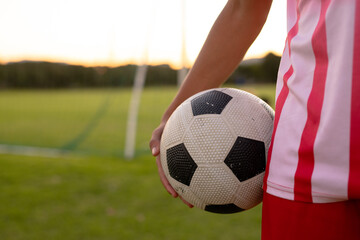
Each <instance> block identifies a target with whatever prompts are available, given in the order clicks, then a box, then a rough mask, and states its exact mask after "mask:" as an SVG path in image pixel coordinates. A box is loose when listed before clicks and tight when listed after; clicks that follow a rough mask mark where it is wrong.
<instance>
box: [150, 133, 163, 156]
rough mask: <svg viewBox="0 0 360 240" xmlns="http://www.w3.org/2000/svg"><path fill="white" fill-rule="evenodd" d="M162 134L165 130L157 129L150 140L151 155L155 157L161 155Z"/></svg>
mask: <svg viewBox="0 0 360 240" xmlns="http://www.w3.org/2000/svg"><path fill="white" fill-rule="evenodd" d="M162 132H163V128H157V129H155V130H154V132H153V134H152V136H151V139H150V143H149V147H150V150H151V154H152V155H153V156H154V157H155V156H157V155H159V153H160V139H161V135H162Z"/></svg>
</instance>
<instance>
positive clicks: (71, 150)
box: [0, 0, 286, 239]
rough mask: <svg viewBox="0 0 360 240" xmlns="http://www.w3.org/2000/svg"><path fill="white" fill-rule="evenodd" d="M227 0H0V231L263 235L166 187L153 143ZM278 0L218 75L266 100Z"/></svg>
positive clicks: (273, 65) (255, 225)
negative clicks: (232, 64)
mask: <svg viewBox="0 0 360 240" xmlns="http://www.w3.org/2000/svg"><path fill="white" fill-rule="evenodd" d="M225 4H226V1H225V0H192V1H189V0H173V1H165V0H132V1H125V0H103V1H93V0H87V1H85V0H72V1H69V0H61V1H60V0H51V1H49V0H12V1H6V0H0V36H1V37H0V236H1V239H45V238H46V239H63V238H64V237H66V238H68V239H235V238H236V239H259V238H260V221H261V206H259V207H256V208H254V209H252V210H249V211H247V212H244V213H240V214H234V215H226V216H223V215H217V214H211V213H206V212H203V211H201V210H197V209H192V210H190V209H187V207H186V206H185V205H183V204H182V203H181V202H180V201H177V200H173V199H172V198H171V197H169V196H168V195H167V193H166V192H165V190H163V188H162V186H161V183H160V181H159V179H158V176H157V169H156V166H155V162H154V159H153V157H152V156H151V154H150V152H149V150H148V141H149V139H150V136H151V132H152V131H153V129H154V128H155V127H156V126H157V124H158V123H159V121H160V118H161V116H162V113H163V112H164V111H165V109H166V107H167V105H168V104H169V103H170V102H171V100H172V98H173V97H174V95H175V93H176V90H177V86H178V84H179V82H181V80H182V79H183V77H184V74H186V72H187V70H188V69H189V68H191V66H192V64H193V63H194V61H195V59H196V56H197V54H198V52H199V51H200V49H201V46H202V44H203V42H204V41H205V39H206V36H207V34H208V32H209V30H210V28H211V26H212V24H213V22H214V21H215V19H216V17H217V16H218V14H219V13H220V11H221V10H222V8H223V7H224V5H225ZM285 38H286V3H285V0H277V1H274V2H273V5H272V8H271V12H270V14H269V17H268V20H267V22H266V24H265V26H264V28H263V30H262V32H261V33H260V35H259V37H258V39H257V40H256V42H255V43H254V44H253V45H252V46H251V48H250V49H249V51H248V53H247V55H246V56H245V59H244V61H243V62H242V63H241V64H239V67H238V68H237V70H236V71H235V72H234V73H233V75H232V76H231V77H230V78H229V79H228V81H227V83H226V85H227V86H230V87H236V88H241V89H244V90H246V91H249V92H252V93H253V94H255V95H258V96H259V97H261V98H263V99H264V100H266V101H267V102H268V103H269V104H270V105H272V106H274V95H275V81H276V76H277V68H278V65H279V62H280V55H281V53H282V50H283V46H284V42H285Z"/></svg>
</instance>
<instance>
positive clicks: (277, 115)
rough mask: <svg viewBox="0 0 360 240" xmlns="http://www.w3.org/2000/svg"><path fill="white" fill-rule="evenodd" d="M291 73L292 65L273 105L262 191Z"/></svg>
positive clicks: (292, 71)
mask: <svg viewBox="0 0 360 240" xmlns="http://www.w3.org/2000/svg"><path fill="white" fill-rule="evenodd" d="M293 73H294V69H293V67H292V66H290V68H289V70H288V71H287V72H286V73H285V75H284V77H283V80H284V85H283V87H282V89H281V92H280V94H279V96H278V98H277V101H276V105H275V109H276V113H275V119H274V130H273V134H272V138H271V144H270V147H269V151H268V161H267V165H266V171H265V176H264V187H263V188H264V191H266V188H267V184H266V182H267V178H268V176H269V166H270V161H271V154H272V149H273V146H274V136H275V133H276V129H277V126H278V123H279V118H280V115H281V112H282V109H283V107H284V104H285V100H286V98H287V96H288V95H289V87H288V86H287V82H288V79H289V78H290V77H291V75H292V74H293Z"/></svg>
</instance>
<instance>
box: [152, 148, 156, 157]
mask: <svg viewBox="0 0 360 240" xmlns="http://www.w3.org/2000/svg"><path fill="white" fill-rule="evenodd" d="M151 153H152V155H155V153H156V147H153V148H152V149H151Z"/></svg>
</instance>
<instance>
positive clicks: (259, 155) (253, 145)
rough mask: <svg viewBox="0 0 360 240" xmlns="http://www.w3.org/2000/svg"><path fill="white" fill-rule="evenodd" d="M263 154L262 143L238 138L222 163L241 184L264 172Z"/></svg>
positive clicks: (264, 161)
mask: <svg viewBox="0 0 360 240" xmlns="http://www.w3.org/2000/svg"><path fill="white" fill-rule="evenodd" d="M265 154H266V153H265V144H264V143H263V142H261V141H257V140H253V139H249V138H243V137H238V138H237V139H236V141H235V144H234V146H233V147H232V149H231V150H230V152H229V154H228V156H227V157H226V159H225V161H224V162H225V164H226V165H227V166H228V167H229V168H230V169H231V171H232V172H233V173H234V174H235V176H236V177H237V178H238V179H239V180H240V182H242V181H245V180H247V179H250V178H252V177H254V176H256V175H258V174H260V173H262V172H264V171H265V165H266V157H265Z"/></svg>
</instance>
